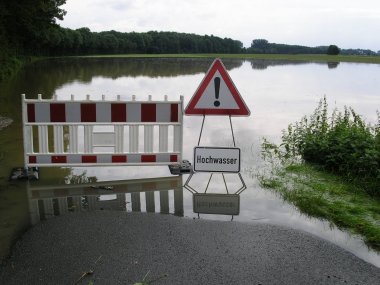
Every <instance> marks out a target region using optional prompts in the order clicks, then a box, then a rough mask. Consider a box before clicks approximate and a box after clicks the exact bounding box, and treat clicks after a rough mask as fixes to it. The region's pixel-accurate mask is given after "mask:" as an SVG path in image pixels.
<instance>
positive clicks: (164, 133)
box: [158, 126, 169, 152]
mask: <svg viewBox="0 0 380 285" xmlns="http://www.w3.org/2000/svg"><path fill="white" fill-rule="evenodd" d="M158 136H159V144H158V151H159V152H168V148H169V139H168V136H169V127H168V126H160V127H159V135H158Z"/></svg>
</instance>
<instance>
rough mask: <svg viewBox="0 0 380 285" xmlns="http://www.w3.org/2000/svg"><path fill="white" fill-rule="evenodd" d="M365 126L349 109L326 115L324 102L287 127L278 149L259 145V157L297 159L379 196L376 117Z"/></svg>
mask: <svg viewBox="0 0 380 285" xmlns="http://www.w3.org/2000/svg"><path fill="white" fill-rule="evenodd" d="M377 116H378V120H377V123H376V124H375V125H373V126H372V125H369V124H367V123H366V122H365V121H364V120H363V119H362V118H361V116H360V115H358V114H357V113H356V112H355V111H354V110H353V109H352V108H350V107H345V109H344V112H340V111H338V110H336V109H335V110H334V111H333V113H332V115H331V116H330V117H329V115H328V104H327V101H326V98H323V99H321V100H320V102H319V104H318V106H317V108H316V109H315V110H314V112H313V114H312V115H311V116H309V117H306V116H305V117H303V118H302V119H301V120H300V121H299V122H296V123H293V124H290V125H289V126H288V129H287V130H284V131H283V133H282V143H281V144H280V146H276V145H273V144H270V143H269V142H268V141H266V140H264V142H263V153H269V152H270V153H272V154H274V155H276V156H277V157H278V158H280V159H289V158H296V157H300V158H302V159H303V160H304V161H305V162H308V163H312V164H316V165H319V166H321V167H322V168H324V169H325V170H328V171H331V172H333V173H336V174H339V175H342V176H344V177H345V178H347V179H348V180H350V181H352V182H353V183H358V184H360V186H362V188H364V189H365V190H366V191H367V192H368V193H369V194H371V195H378V196H380V114H379V112H377Z"/></svg>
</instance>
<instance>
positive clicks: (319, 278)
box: [0, 211, 380, 285]
mask: <svg viewBox="0 0 380 285" xmlns="http://www.w3.org/2000/svg"><path fill="white" fill-rule="evenodd" d="M84 272H89V273H91V272H92V274H88V275H84V277H83V278H82V279H80V277H81V276H82V275H83V273H84ZM144 276H146V278H145V281H154V279H157V278H160V277H161V278H160V279H159V280H156V281H154V282H152V283H151V284H197V285H198V284H207V285H209V284H380V283H379V282H380V281H379V280H380V269H379V268H377V267H375V266H373V265H371V264H368V263H366V262H365V261H362V260H361V259H359V258H357V257H355V256H354V255H353V254H351V253H349V252H347V251H345V250H343V249H341V248H339V247H337V246H336V245H334V244H332V243H329V242H327V241H325V240H321V239H319V238H318V237H315V236H313V235H310V234H308V233H304V232H300V231H297V230H293V229H289V228H284V227H278V226H273V225H265V224H242V223H237V222H220V221H205V220H197V219H196V220H193V219H188V218H179V217H175V216H171V215H159V214H141V213H126V212H112V211H101V212H92V213H82V214H74V213H73V214H69V215H66V216H59V217H56V218H53V219H50V220H48V221H45V222H42V223H40V224H38V225H37V226H35V227H33V228H32V229H30V230H29V231H28V232H27V233H26V234H25V235H24V236H23V237H22V239H21V240H20V241H19V242H18V243H17V244H16V246H15V248H14V249H13V254H12V256H11V258H10V259H9V260H8V262H7V264H6V265H5V266H3V267H0V284H4V285H5V284H75V283H76V282H77V281H78V280H79V279H80V280H79V281H78V282H77V284H91V283H90V282H93V283H94V284H124V285H125V284H134V283H137V282H142V281H143V279H144Z"/></svg>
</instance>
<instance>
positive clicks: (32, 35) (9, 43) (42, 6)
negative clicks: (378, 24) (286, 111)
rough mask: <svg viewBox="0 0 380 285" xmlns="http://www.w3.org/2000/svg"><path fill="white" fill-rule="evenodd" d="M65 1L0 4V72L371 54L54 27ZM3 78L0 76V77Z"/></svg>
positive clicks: (25, 0)
mask: <svg viewBox="0 0 380 285" xmlns="http://www.w3.org/2000/svg"><path fill="white" fill-rule="evenodd" d="M65 3H66V0H33V1H32V0H17V1H6V0H0V47H1V49H0V66H1V68H0V69H3V70H4V69H7V68H8V66H9V68H11V67H12V65H17V62H18V60H19V59H20V56H61V55H88V54H121V53H125V54H128V53H134V54H136V53H137V54H140V53H141V54H160V53H161V54H167V53H172V54H176V53H234V54H239V53H272V54H273V53H279V54H326V53H328V54H338V53H339V52H341V53H342V54H362V55H363V54H366V55H367V54H369V55H374V54H376V53H374V52H372V51H369V50H352V49H350V50H340V49H339V48H338V47H337V46H335V45H331V46H329V47H328V46H319V47H306V46H300V45H286V44H276V43H269V42H268V41H267V40H265V39H255V40H253V41H252V43H251V45H250V47H248V48H245V47H243V44H242V42H240V41H238V40H233V39H231V38H220V37H217V36H214V35H204V36H201V35H196V34H189V33H177V32H161V31H150V32H145V33H137V32H129V33H122V32H117V31H113V30H112V31H104V32H92V31H90V29H89V28H86V27H84V28H80V29H75V30H73V29H68V28H63V27H61V26H59V25H58V24H57V20H63V18H64V16H65V15H66V11H65V10H63V9H62V8H61V6H62V5H63V4H65ZM0 78H1V74H0Z"/></svg>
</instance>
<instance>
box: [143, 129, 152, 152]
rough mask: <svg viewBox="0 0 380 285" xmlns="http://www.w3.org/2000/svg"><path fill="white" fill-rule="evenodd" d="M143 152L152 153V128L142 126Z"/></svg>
mask: <svg viewBox="0 0 380 285" xmlns="http://www.w3.org/2000/svg"><path fill="white" fill-rule="evenodd" d="M144 152H146V153H151V152H153V126H144Z"/></svg>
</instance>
